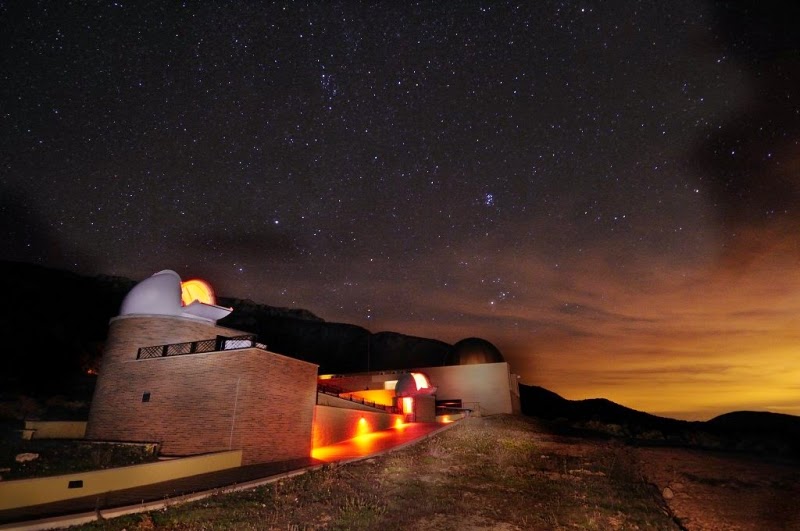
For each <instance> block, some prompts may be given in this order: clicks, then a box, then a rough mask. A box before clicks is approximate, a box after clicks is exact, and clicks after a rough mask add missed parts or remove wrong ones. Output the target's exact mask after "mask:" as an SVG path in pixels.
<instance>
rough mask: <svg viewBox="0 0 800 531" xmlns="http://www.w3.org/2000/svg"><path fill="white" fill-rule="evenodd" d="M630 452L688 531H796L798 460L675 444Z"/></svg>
mask: <svg viewBox="0 0 800 531" xmlns="http://www.w3.org/2000/svg"><path fill="white" fill-rule="evenodd" d="M633 456H634V459H635V460H636V463H637V466H638V468H639V470H640V473H641V474H642V475H643V476H644V477H645V478H646V480H647V481H649V482H650V483H652V484H654V485H655V486H656V487H658V490H659V491H660V492H661V493H662V496H663V498H664V500H665V501H666V503H667V504H668V506H669V508H670V509H671V511H672V513H673V515H674V516H675V517H676V519H677V521H678V522H679V523H680V525H681V526H683V527H684V528H685V529H687V530H689V531H733V530H737V531H738V530H754V531H755V530H758V531H765V530H769V531H772V530H776V531H777V530H784V529H785V530H789V529H792V530H800V463H798V462H788V461H783V462H781V461H778V460H770V459H768V458H758V457H754V456H747V455H741V454H732V453H723V452H710V451H702V450H689V449H680V448H634V449H633Z"/></svg>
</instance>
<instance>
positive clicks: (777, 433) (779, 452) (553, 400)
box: [519, 385, 800, 459]
mask: <svg viewBox="0 0 800 531" xmlns="http://www.w3.org/2000/svg"><path fill="white" fill-rule="evenodd" d="M519 387H520V402H521V405H522V413H523V414H525V415H528V416H532V417H538V418H541V419H545V420H549V421H553V422H554V423H555V424H556V425H561V426H567V427H570V428H574V429H580V430H588V431H591V432H595V433H598V434H603V435H606V436H613V437H618V438H622V439H625V440H626V441H627V442H629V443H633V444H639V445H659V446H686V447H693V448H704V449H710V450H724V451H736V452H747V453H753V454H759V455H764V456H774V457H787V458H795V459H796V458H800V417H797V416H794V415H785V414H780V413H768V412H756V411H737V412H732V413H726V414H724V415H720V416H718V417H715V418H713V419H711V420H709V421H706V422H700V421H686V420H678V419H671V418H666V417H659V416H657V415H651V414H649V413H644V412H642V411H637V410H635V409H631V408H628V407H625V406H621V405H619V404H616V403H614V402H611V401H610V400H606V399H604V398H592V399H587V400H567V399H565V398H563V397H561V396H559V395H558V394H556V393H554V392H552V391H549V390H547V389H544V388H542V387H538V386H528V385H520V386H519Z"/></svg>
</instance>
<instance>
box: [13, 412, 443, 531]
mask: <svg viewBox="0 0 800 531" xmlns="http://www.w3.org/2000/svg"><path fill="white" fill-rule="evenodd" d="M450 426H452V424H445V425H442V424H438V423H414V424H404V425H403V426H399V427H396V428H391V429H388V430H382V431H378V432H374V433H368V434H365V435H360V436H358V437H355V438H353V439H350V440H348V441H344V442H341V443H338V444H334V445H331V446H324V447H321V448H316V449H314V450H313V451H312V457H309V458H305V459H298V460H293V461H283V462H278V463H266V464H260V465H248V466H242V467H238V468H231V469H228V470H220V471H217V472H211V473H208V474H200V475H197V476H191V477H187V478H181V479H175V480H172V481H165V482H162V483H154V484H151V485H145V486H142V487H136V488H132V489H125V490H119V491H112V492H108V493H105V494H103V495H102V496H87V497H84V498H74V499H71V500H64V501H60V502H54V503H48V504H42V505H34V506H30V507H22V508H19V509H9V510H5V511H0V529H54V528H58V527H67V526H70V525H77V524H80V523H86V522H91V521H94V520H97V519H98V517H102V518H113V517H114V516H121V515H123V514H128V513H134V512H142V511H151V510H156V509H160V508H161V507H163V506H165V505H169V504H171V503H178V502H187V501H192V500H195V499H200V498H204V497H207V496H210V495H212V494H216V493H219V492H225V491H231V490H242V489H247V488H253V487H257V486H259V485H263V484H266V483H270V482H273V481H277V480H279V479H282V478H285V477H290V476H293V475H296V474H302V473H304V472H307V471H309V470H314V469H317V468H320V467H322V466H324V465H325V464H328V463H337V462H338V463H346V462H349V461H355V460H359V459H365V458H368V457H371V456H375V455H380V454H382V453H385V452H388V451H391V450H396V449H399V448H402V447H404V446H407V445H409V444H412V443H414V442H416V441H419V440H421V439H424V438H425V437H428V436H430V435H432V434H434V433H436V432H439V431H441V430H445V429H447V428H448V427H450Z"/></svg>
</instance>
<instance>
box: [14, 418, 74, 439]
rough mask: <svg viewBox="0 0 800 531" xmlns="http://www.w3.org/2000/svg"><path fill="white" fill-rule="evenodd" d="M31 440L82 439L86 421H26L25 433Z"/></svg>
mask: <svg viewBox="0 0 800 531" xmlns="http://www.w3.org/2000/svg"><path fill="white" fill-rule="evenodd" d="M28 430H31V438H33V439H83V436H84V435H85V434H86V421H66V420H26V421H25V431H28Z"/></svg>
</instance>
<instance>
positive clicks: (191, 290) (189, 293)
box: [181, 278, 217, 306]
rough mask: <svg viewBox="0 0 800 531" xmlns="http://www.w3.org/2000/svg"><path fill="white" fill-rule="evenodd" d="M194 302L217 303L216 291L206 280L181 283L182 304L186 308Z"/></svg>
mask: <svg viewBox="0 0 800 531" xmlns="http://www.w3.org/2000/svg"><path fill="white" fill-rule="evenodd" d="M194 301H200V302H202V303H204V304H216V303H217V299H216V297H215V296H214V290H213V289H211V285H210V284H209V283H208V282H206V281H205V280H200V279H197V278H195V279H192V280H187V281H185V282H181V303H182V304H183V305H184V306H189V305H190V304H191V303H193V302H194Z"/></svg>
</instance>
